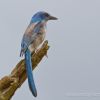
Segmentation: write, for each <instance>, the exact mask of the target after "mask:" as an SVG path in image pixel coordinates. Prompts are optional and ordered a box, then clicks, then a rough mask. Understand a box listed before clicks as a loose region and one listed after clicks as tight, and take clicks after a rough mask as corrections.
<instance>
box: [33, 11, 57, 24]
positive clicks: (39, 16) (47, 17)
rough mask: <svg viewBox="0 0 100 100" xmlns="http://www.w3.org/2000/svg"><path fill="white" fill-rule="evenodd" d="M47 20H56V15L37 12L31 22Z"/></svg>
mask: <svg viewBox="0 0 100 100" xmlns="http://www.w3.org/2000/svg"><path fill="white" fill-rule="evenodd" d="M48 20H57V18H56V17H54V16H51V15H50V14H48V13H47V12H43V11H41V12H38V13H36V14H35V15H34V16H33V17H32V20H31V22H33V23H34V22H41V21H48Z"/></svg>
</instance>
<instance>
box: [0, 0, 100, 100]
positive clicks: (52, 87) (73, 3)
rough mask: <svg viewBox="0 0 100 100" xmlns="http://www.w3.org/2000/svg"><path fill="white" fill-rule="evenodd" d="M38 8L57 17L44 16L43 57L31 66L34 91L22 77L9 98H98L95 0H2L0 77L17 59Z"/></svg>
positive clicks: (99, 6)
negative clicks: (46, 47) (46, 46)
mask: <svg viewBox="0 0 100 100" xmlns="http://www.w3.org/2000/svg"><path fill="white" fill-rule="evenodd" d="M37 11H46V12H49V13H50V14H51V15H54V16H56V17H58V18H59V20H58V21H51V22H48V27H47V36H46V39H47V40H48V41H49V45H50V49H49V51H48V58H46V57H44V59H43V60H42V61H41V63H40V64H39V65H38V67H37V68H36V69H35V70H34V78H35V83H36V87H37V91H38V97H37V98H34V97H33V96H32V94H31V92H30V90H29V88H28V82H27V81H25V83H24V84H23V85H22V87H21V88H19V89H18V90H17V92H16V93H15V95H14V96H13V98H12V100H23V99H24V100H100V0H49V1H48V0H1V1H0V78H2V77H3V76H5V75H8V74H10V72H11V70H12V69H13V68H14V67H15V65H16V64H17V63H18V61H20V60H21V59H22V58H20V57H19V53H20V44H21V39H22V36H23V33H24V31H25V29H26V28H27V26H28V24H29V22H30V20H31V17H32V16H33V14H35V13H36V12H37ZM80 93H81V95H80ZM97 94H98V95H97Z"/></svg>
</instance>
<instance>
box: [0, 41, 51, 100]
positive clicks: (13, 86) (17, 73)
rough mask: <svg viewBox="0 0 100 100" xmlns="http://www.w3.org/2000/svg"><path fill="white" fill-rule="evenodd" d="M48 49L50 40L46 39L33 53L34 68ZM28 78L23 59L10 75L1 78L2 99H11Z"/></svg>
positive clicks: (0, 95)
mask: <svg viewBox="0 0 100 100" xmlns="http://www.w3.org/2000/svg"><path fill="white" fill-rule="evenodd" d="M48 49H49V46H48V41H45V42H44V43H43V45H42V47H41V48H40V49H39V50H38V51H37V52H36V53H32V67H33V70H34V69H35V68H36V66H37V65H38V64H39V62H40V61H41V60H42V58H43V57H44V56H45V55H46V54H47V51H48ZM26 78H27V75H26V70H25V61H24V59H23V60H21V61H20V62H19V63H18V64H17V65H16V66H15V68H14V69H13V71H12V72H11V74H10V75H9V76H5V77H3V78H2V79H1V80H0V100H10V99H11V97H12V96H13V95H14V93H15V92H16V90H17V89H18V88H19V87H20V86H21V85H22V84H23V83H24V81H25V80H26Z"/></svg>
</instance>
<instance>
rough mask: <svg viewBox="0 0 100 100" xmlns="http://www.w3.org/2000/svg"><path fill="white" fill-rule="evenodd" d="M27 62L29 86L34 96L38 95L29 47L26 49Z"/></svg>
mask: <svg viewBox="0 0 100 100" xmlns="http://www.w3.org/2000/svg"><path fill="white" fill-rule="evenodd" d="M25 63H26V72H27V77H28V84H29V88H30V90H31V92H32V94H33V96H34V97H37V90H36V87H35V82H34V79H33V74H32V62H31V53H30V51H29V49H27V50H26V51H25Z"/></svg>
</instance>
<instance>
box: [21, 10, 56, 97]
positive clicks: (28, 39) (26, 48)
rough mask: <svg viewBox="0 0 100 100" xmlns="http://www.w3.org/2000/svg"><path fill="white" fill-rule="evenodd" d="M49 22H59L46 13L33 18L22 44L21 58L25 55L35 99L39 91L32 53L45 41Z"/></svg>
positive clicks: (40, 13) (42, 12)
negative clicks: (36, 85)
mask: <svg viewBox="0 0 100 100" xmlns="http://www.w3.org/2000/svg"><path fill="white" fill-rule="evenodd" d="M48 20H57V18H56V17H53V16H51V15H50V14H48V13H47V12H44V11H41V12H38V13H36V14H35V15H34V16H33V17H32V19H31V22H30V24H29V25H28V27H27V29H26V31H25V33H24V35H23V38H22V43H21V52H20V56H23V55H25V63H26V72H27V77H28V84H29V88H30V90H31V92H32V94H33V96H35V97H36V96H37V90H36V87H35V82H34V79H33V74H32V63H31V52H32V51H36V50H37V48H38V47H39V46H40V45H41V44H42V42H43V41H44V38H45V35H46V24H47V21H48Z"/></svg>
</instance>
